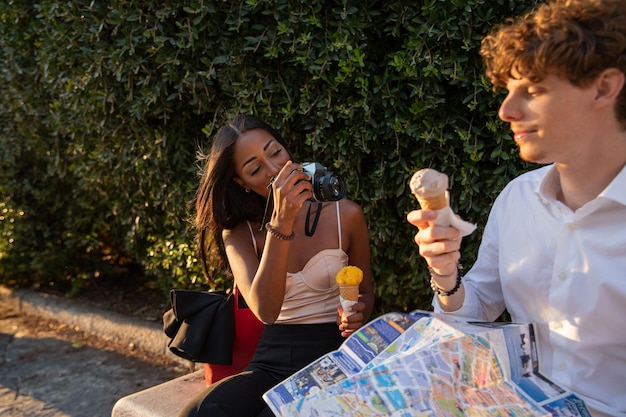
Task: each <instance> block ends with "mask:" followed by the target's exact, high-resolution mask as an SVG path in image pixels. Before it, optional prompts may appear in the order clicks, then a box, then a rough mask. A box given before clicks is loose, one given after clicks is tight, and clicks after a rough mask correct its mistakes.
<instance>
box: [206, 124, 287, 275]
mask: <svg viewBox="0 0 626 417" xmlns="http://www.w3.org/2000/svg"><path fill="white" fill-rule="evenodd" d="M252 129H263V130H265V131H266V132H268V133H269V134H270V135H272V136H273V137H274V139H276V141H277V142H278V143H280V144H281V145H282V146H283V147H284V148H285V150H286V151H287V153H289V155H290V156H291V158H292V159H293V155H292V153H291V151H290V150H289V148H288V147H287V144H286V143H285V141H284V139H283V138H282V136H281V135H280V134H279V133H278V132H277V131H276V130H275V129H274V128H272V127H271V126H270V125H268V124H267V123H265V122H264V121H262V120H260V119H258V118H256V117H254V116H247V115H240V116H236V117H235V118H233V119H232V120H231V121H230V122H229V123H228V124H227V125H225V126H224V127H222V128H221V129H220V130H219V131H218V132H217V135H216V136H215V139H214V140H213V144H212V146H211V151H210V152H209V153H208V154H203V153H202V152H200V153H199V156H198V160H199V162H200V166H201V179H200V185H199V187H198V191H197V193H196V201H195V211H196V213H195V220H194V226H195V229H196V244H197V248H198V252H199V255H200V260H201V261H202V268H203V270H204V273H205V275H206V276H207V277H208V278H210V269H209V264H208V262H209V259H211V260H212V261H213V262H214V265H220V266H223V265H224V263H225V262H226V253H225V250H224V242H223V241H222V230H224V229H232V228H234V227H235V226H236V225H237V224H239V222H241V221H245V220H249V221H255V222H259V221H260V220H261V216H262V215H263V211H264V209H265V202H266V200H265V198H263V197H261V196H260V195H258V194H256V193H254V192H246V190H245V189H244V188H243V187H242V186H241V185H239V184H237V183H236V182H235V181H234V180H233V178H234V177H235V175H236V174H235V169H234V163H233V154H234V148H235V146H234V145H235V143H236V142H237V140H238V139H239V138H240V137H241V135H242V134H243V133H245V132H246V131H248V130H252Z"/></svg>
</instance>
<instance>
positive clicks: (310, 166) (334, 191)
mask: <svg viewBox="0 0 626 417" xmlns="http://www.w3.org/2000/svg"><path fill="white" fill-rule="evenodd" d="M302 172H304V173H306V174H308V175H309V176H310V177H311V184H312V185H313V198H311V200H312V201H337V200H341V199H342V198H343V197H344V196H345V195H346V182H345V181H344V179H343V178H342V177H341V176H340V175H339V174H335V173H333V172H330V171H329V170H328V169H326V167H325V166H323V165H322V164H320V163H317V162H304V163H303V164H302Z"/></svg>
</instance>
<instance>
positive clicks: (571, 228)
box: [567, 223, 576, 230]
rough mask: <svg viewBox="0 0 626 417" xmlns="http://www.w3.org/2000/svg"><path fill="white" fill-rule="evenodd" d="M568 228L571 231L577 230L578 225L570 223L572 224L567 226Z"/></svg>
mask: <svg viewBox="0 0 626 417" xmlns="http://www.w3.org/2000/svg"><path fill="white" fill-rule="evenodd" d="M567 228H568V229H569V230H576V223H570V224H568V225H567Z"/></svg>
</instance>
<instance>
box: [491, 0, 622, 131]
mask: <svg viewBox="0 0 626 417" xmlns="http://www.w3.org/2000/svg"><path fill="white" fill-rule="evenodd" d="M480 54H481V56H482V57H483V61H484V63H485V65H486V73H487V76H488V77H489V79H490V81H491V82H492V84H493V85H494V88H495V89H497V88H504V87H505V86H506V84H507V81H508V80H509V79H510V78H519V77H523V78H527V79H529V80H530V81H533V82H539V81H542V80H543V79H544V78H545V77H546V76H547V75H549V74H553V75H557V76H559V77H562V78H565V79H567V80H569V81H570V82H571V83H572V84H573V85H576V86H578V87H582V88H584V87H586V86H589V85H590V84H591V83H592V82H593V80H594V79H595V78H596V77H597V76H598V75H599V74H600V73H601V72H602V71H603V70H605V69H607V68H617V69H619V70H620V71H621V72H622V73H624V74H626V1H624V0H554V1H552V2H548V3H545V4H543V5H540V6H538V7H537V8H536V9H535V10H533V11H532V12H530V13H528V14H526V15H523V16H521V17H518V18H514V19H509V20H508V21H507V22H505V23H504V24H503V25H501V26H499V27H497V28H496V29H495V30H494V31H493V32H492V33H490V34H489V35H487V36H486V37H485V38H484V39H483V41H482V44H481V48H480ZM513 74H515V76H514V75H513ZM616 116H617V118H618V120H619V121H620V123H621V124H622V126H623V127H624V128H626V89H622V91H621V93H620V97H619V99H618V102H617V105H616Z"/></svg>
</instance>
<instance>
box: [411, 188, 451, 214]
mask: <svg viewBox="0 0 626 417" xmlns="http://www.w3.org/2000/svg"><path fill="white" fill-rule="evenodd" d="M417 201H418V202H419V203H420V207H421V208H422V210H441V209H443V208H446V207H448V199H447V198H446V193H445V192H444V193H442V194H439V195H436V196H432V197H428V198H426V197H417Z"/></svg>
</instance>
